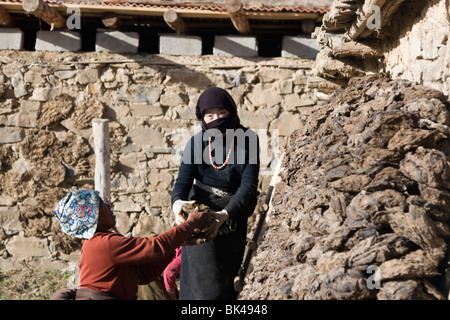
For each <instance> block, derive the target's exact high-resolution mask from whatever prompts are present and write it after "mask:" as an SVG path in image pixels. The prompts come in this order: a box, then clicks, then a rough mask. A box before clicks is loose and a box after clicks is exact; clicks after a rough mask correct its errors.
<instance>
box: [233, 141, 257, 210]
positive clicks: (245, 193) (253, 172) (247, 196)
mask: <svg viewBox="0 0 450 320" xmlns="http://www.w3.org/2000/svg"><path fill="white" fill-rule="evenodd" d="M255 135H256V133H255ZM256 141H257V146H256V149H253V150H256V152H249V149H250V148H255V146H251V145H248V146H247V153H248V156H247V164H246V165H245V167H244V170H243V171H242V175H241V184H240V185H239V188H238V189H237V191H236V193H235V194H234V195H233V197H232V198H231V199H230V202H228V204H227V205H226V206H225V210H227V212H228V214H229V215H230V217H231V218H247V217H248V216H250V215H251V214H252V213H253V211H254V209H255V206H256V202H257V197H258V177H259V164H260V161H259V139H258V137H257V136H256ZM250 151H251V150H250Z"/></svg>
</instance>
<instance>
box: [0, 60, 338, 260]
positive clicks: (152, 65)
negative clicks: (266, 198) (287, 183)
mask: <svg viewBox="0 0 450 320" xmlns="http://www.w3.org/2000/svg"><path fill="white" fill-rule="evenodd" d="M311 65H312V61H309V60H298V59H285V58H284V59H283V58H277V59H253V60H249V59H241V58H234V57H230V58H223V57H214V56H202V57H196V58H192V57H169V56H161V55H157V56H156V55H146V56H143V55H136V56H121V55H111V54H98V53H80V54H73V53H44V52H12V51H3V52H0V67H1V72H0V95H1V103H0V169H1V172H0V239H1V241H0V254H1V255H0V257H1V258H0V268H2V269H9V268H13V267H17V266H19V263H20V262H21V261H23V260H25V261H27V263H32V264H34V265H39V266H45V267H53V268H64V267H65V266H67V264H68V262H70V261H72V262H73V263H77V262H78V259H79V254H80V242H79V240H74V239H72V238H70V237H68V236H65V235H64V234H62V233H61V232H60V231H59V224H58V223H57V222H56V221H55V219H54V218H53V208H54V206H55V204H56V202H57V201H58V200H59V199H61V197H63V196H64V195H65V194H66V193H67V192H68V191H69V190H71V189H76V188H93V187H94V182H93V177H94V167H95V165H94V151H93V137H92V128H91V127H92V119H93V118H107V119H109V120H110V123H109V128H110V137H111V201H112V206H113V209H114V211H115V212H116V216H117V222H118V223H117V229H118V231H119V232H121V233H123V234H125V235H133V236H148V235H155V234H159V233H161V232H164V231H165V230H167V229H168V228H170V227H171V226H172V225H173V218H172V213H171V211H170V191H171V189H172V187H173V184H174V181H175V179H176V176H177V173H178V164H179V152H180V151H181V150H182V149H183V147H184V144H185V142H186V141H187V139H189V138H190V136H191V135H193V134H194V133H195V132H196V130H198V127H196V125H198V124H196V120H195V112H194V109H195V104H196V101H197V98H198V96H199V95H200V93H201V92H202V91H203V90H204V89H205V88H207V87H209V86H220V87H223V88H226V89H227V90H229V92H230V93H231V94H232V95H233V97H234V98H235V100H236V102H237V103H238V105H239V106H238V108H239V114H240V117H241V120H242V123H243V124H244V125H246V126H248V127H250V128H253V129H255V130H256V131H257V133H258V134H259V137H260V139H261V147H262V153H261V161H262V171H261V179H260V181H261V182H260V189H261V191H262V194H264V191H263V190H264V189H265V185H267V184H268V182H269V181H270V173H271V168H272V167H273V165H274V163H275V160H276V158H277V157H279V155H280V153H281V152H282V150H283V148H284V147H285V146H286V144H287V139H288V136H289V135H290V133H291V132H293V131H294V130H295V129H298V128H301V127H302V126H303V121H304V120H305V119H306V118H307V117H308V115H309V114H310V112H311V109H312V107H313V106H314V105H315V104H316V103H317V102H318V101H320V100H323V99H326V98H327V97H328V94H330V93H331V92H332V91H334V90H335V89H336V87H335V86H334V85H332V84H331V83H328V82H326V81H324V80H321V79H319V78H314V77H311V76H309V71H310V67H311Z"/></svg>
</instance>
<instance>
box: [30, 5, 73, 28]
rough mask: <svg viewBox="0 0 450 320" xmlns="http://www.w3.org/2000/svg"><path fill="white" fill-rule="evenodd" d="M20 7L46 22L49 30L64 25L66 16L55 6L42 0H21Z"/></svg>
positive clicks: (63, 26)
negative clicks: (49, 27)
mask: <svg viewBox="0 0 450 320" xmlns="http://www.w3.org/2000/svg"><path fill="white" fill-rule="evenodd" d="M22 7H23V9H24V10H25V11H26V12H28V13H31V14H32V15H34V16H36V17H38V18H39V19H42V20H44V21H45V22H47V23H48V24H49V25H50V26H51V30H53V28H56V29H61V28H65V27H66V18H64V16H62V15H61V14H60V13H59V12H58V11H56V9H55V8H52V7H50V6H49V5H48V4H46V3H45V2H44V0H23V1H22Z"/></svg>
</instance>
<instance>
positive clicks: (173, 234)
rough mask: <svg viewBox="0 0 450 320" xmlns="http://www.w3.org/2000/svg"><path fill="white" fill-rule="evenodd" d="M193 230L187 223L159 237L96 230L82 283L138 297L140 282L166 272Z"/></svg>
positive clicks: (83, 260) (88, 246)
mask: <svg viewBox="0 0 450 320" xmlns="http://www.w3.org/2000/svg"><path fill="white" fill-rule="evenodd" d="M192 229H193V227H192V226H191V225H189V224H188V223H187V222H183V223H182V224H180V225H179V226H177V227H174V228H172V229H171V230H169V231H167V232H165V233H163V234H161V235H159V236H157V237H147V238H135V237H130V238H126V237H124V236H123V235H121V234H118V233H112V232H96V233H95V234H94V236H93V237H92V238H90V239H89V240H86V241H85V242H84V244H83V249H82V254H81V260H80V264H79V268H80V282H79V285H80V286H81V287H83V288H87V289H92V290H97V291H103V292H109V293H111V294H112V295H114V296H116V297H119V298H123V299H127V300H136V299H137V286H138V284H146V283H149V282H152V281H153V280H155V279H156V277H158V276H159V275H160V274H161V273H162V272H163V271H164V268H165V267H166V266H167V265H168V264H169V263H170V262H171V261H172V259H173V257H174V253H175V249H176V248H177V247H179V246H180V245H181V244H182V243H183V242H184V241H185V240H187V239H188V238H189V237H190V236H191V234H192Z"/></svg>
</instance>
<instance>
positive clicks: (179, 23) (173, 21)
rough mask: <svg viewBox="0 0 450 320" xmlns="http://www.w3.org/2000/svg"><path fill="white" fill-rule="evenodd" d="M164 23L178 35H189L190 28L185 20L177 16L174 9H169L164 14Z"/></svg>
mask: <svg viewBox="0 0 450 320" xmlns="http://www.w3.org/2000/svg"><path fill="white" fill-rule="evenodd" d="M163 17H164V21H165V22H166V23H167V25H168V26H169V27H170V28H171V29H172V30H174V31H176V32H177V33H187V32H188V28H187V25H186V22H184V20H183V18H182V17H180V15H178V14H177V12H176V11H175V10H173V9H169V10H167V11H166V12H164V16H163Z"/></svg>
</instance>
